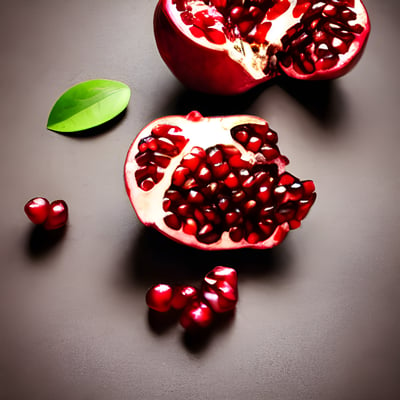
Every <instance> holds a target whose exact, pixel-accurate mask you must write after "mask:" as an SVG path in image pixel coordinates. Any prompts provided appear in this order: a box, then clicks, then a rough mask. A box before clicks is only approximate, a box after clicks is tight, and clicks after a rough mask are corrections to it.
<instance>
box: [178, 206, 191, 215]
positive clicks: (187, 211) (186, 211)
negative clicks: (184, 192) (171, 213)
mask: <svg viewBox="0 0 400 400" xmlns="http://www.w3.org/2000/svg"><path fill="white" fill-rule="evenodd" d="M176 211H177V213H178V214H179V215H180V216H182V217H188V216H189V215H191V214H192V207H191V206H190V205H189V204H186V203H184V204H181V205H180V206H178V208H177V210H176Z"/></svg>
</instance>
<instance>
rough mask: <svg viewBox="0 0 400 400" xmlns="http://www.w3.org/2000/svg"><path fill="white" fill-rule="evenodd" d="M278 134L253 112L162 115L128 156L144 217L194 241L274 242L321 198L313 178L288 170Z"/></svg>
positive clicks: (219, 244)
mask: <svg viewBox="0 0 400 400" xmlns="http://www.w3.org/2000/svg"><path fill="white" fill-rule="evenodd" d="M277 140H278V137H277V134H276V132H274V131H273V130H271V129H270V128H269V125H268V123H267V122H266V121H264V120H263V119H261V118H259V117H255V116H250V115H238V116H227V117H211V118H204V117H202V116H201V115H200V114H199V113H198V112H197V111H192V112H191V113H189V114H188V115H187V116H186V117H184V116H167V117H164V118H160V119H157V120H155V121H153V122H151V123H150V124H149V125H148V126H147V127H145V128H144V129H143V130H142V131H141V132H140V133H139V134H138V136H137V137H136V139H135V140H134V142H133V143H132V145H131V147H130V149H129V151H128V154H127V158H126V161H125V169H124V173H125V184H126V189H127V192H128V195H129V198H130V201H131V203H132V205H133V208H134V209H135V210H136V213H137V215H138V217H139V219H140V220H141V221H142V222H143V223H144V224H145V225H149V226H153V227H155V228H157V229H158V230H159V231H160V232H162V233H163V234H164V235H166V236H168V237H170V238H172V239H174V240H176V241H177V242H180V243H183V244H186V245H189V246H193V247H195V248H200V249H205V250H220V249H235V248H240V247H253V248H270V247H273V246H275V245H277V244H279V243H280V242H281V241H282V240H283V239H284V237H285V236H286V234H287V233H288V231H289V230H290V229H295V228H298V227H299V226H300V222H301V220H302V219H303V218H304V217H305V216H306V215H307V213H308V211H309V209H310V207H311V206H312V204H313V203H314V201H315V198H316V194H315V187H314V183H313V182H312V181H310V180H306V181H300V180H299V179H297V178H296V177H295V176H293V175H291V174H289V173H288V172H285V166H286V165H287V164H288V159H287V158H286V157H285V156H283V155H281V153H280V151H279V148H278V146H277Z"/></svg>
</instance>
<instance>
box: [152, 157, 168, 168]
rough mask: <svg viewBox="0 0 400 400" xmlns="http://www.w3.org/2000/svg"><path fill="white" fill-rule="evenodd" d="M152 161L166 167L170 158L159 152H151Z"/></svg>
mask: <svg viewBox="0 0 400 400" xmlns="http://www.w3.org/2000/svg"><path fill="white" fill-rule="evenodd" d="M153 161H154V163H156V164H157V165H159V166H160V167H162V168H167V167H168V165H169V163H170V162H171V159H170V158H169V157H168V156H166V155H164V154H161V153H154V154H153Z"/></svg>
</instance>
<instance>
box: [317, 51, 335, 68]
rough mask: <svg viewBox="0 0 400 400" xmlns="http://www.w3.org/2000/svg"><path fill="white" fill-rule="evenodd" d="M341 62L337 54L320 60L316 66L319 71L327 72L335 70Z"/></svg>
mask: <svg viewBox="0 0 400 400" xmlns="http://www.w3.org/2000/svg"><path fill="white" fill-rule="evenodd" d="M338 62H339V56H338V55H337V54H331V55H329V56H326V57H324V58H320V59H319V60H318V61H317V62H316V63H315V66H316V67H317V68H318V69H321V70H326V69H329V68H333V67H334V66H335V65H336V64H337V63H338Z"/></svg>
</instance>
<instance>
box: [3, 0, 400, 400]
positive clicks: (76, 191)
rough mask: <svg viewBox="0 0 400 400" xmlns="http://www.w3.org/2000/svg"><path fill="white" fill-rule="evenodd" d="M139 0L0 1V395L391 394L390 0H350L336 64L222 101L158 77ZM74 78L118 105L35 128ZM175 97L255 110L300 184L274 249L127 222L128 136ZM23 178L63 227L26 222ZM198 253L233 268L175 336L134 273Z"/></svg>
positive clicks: (180, 108) (163, 270) (393, 97)
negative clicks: (195, 320) (340, 68)
mask: <svg viewBox="0 0 400 400" xmlns="http://www.w3.org/2000/svg"><path fill="white" fill-rule="evenodd" d="M155 3H156V1H155V0H153V1H146V2H145V1H141V2H139V1H133V0H131V1H127V0H113V1H109V0H69V1H62V0H36V1H24V0H13V1H9V2H7V3H6V2H2V7H1V12H0V37H1V41H0V46H1V60H0V72H1V74H0V90H1V96H2V97H1V108H0V121H1V132H0V137H1V145H0V154H1V158H0V161H1V168H0V185H1V213H0V218H1V221H0V222H1V225H0V226H1V231H0V235H1V237H0V249H1V253H0V254H1V260H2V261H1V267H0V326H1V328H0V398H1V399H2V400H3V399H6V400H14V399H17V400H20V399H21V400H25V399H29V400H33V399H40V400H47V399H59V400H64V399H74V400H80V399H85V400H89V399H96V400H102V399H107V400H108V399H113V400H120V399H158V398H162V399H179V398H182V399H183V398H184V399H199V398H205V399H268V400H300V399H304V400H310V399H316V400H317V399H318V400H330V399H341V400H347V399H348V400H358V399H363V400H370V399H371V400H372V399H385V400H394V399H398V398H400V380H399V379H398V378H399V372H400V353H399V346H398V343H399V338H400V324H399V309H398V305H399V301H400V290H399V278H400V272H399V255H400V246H399V230H400V229H399V228H400V214H399V208H398V207H399V200H400V197H399V182H400V181H399V167H400V163H399V157H398V152H399V150H398V149H399V144H400V139H399V128H398V121H399V93H400V85H399V79H398V73H399V72H398V71H399V64H400V57H399V42H398V38H399V37H400V28H399V26H400V25H399V21H398V18H399V15H400V13H399V11H400V7H399V5H398V1H397V0H391V1H389V0H385V1H378V0H365V4H366V6H367V7H368V10H369V13H370V17H371V21H372V33H371V37H370V40H369V44H368V46H367V49H366V52H365V54H364V56H363V58H362V59H361V61H360V63H359V64H358V65H357V67H356V68H355V69H354V70H353V71H352V72H351V73H349V74H348V75H347V76H345V77H343V78H341V79H339V80H337V81H335V82H322V83H321V82H320V83H301V82H289V81H285V80H282V81H275V82H274V83H272V84H270V85H265V86H263V87H262V88H258V89H256V90H253V91H251V92H250V93H248V94H245V95H243V96H239V97H235V98H230V99H219V98H214V97H210V96H205V95H200V94H197V93H192V92H190V91H188V90H186V89H185V88H183V87H182V86H181V85H180V83H179V82H178V81H177V80H176V79H175V78H174V77H173V76H172V75H171V73H170V72H169V70H168V69H167V68H166V66H165V65H164V63H163V62H162V60H161V58H160V57H159V55H158V52H157V49H156V46H155V42H154V38H153V32H152V16H153V10H154V7H155ZM93 78H109V79H117V80H121V81H124V82H125V83H127V84H128V85H129V86H130V87H131V89H132V99H131V102H130V105H129V108H128V110H127V112H126V113H125V114H124V115H122V117H121V118H119V119H118V120H117V121H114V122H112V123H111V124H108V125H107V126H106V127H104V128H102V129H98V130H95V131H93V132H91V134H90V135H85V136H84V137H77V136H76V137H73V136H72V137H71V136H66V135H60V134H56V133H52V132H49V131H47V130H46V127H45V126H46V121H47V116H48V113H49V111H50V109H51V107H52V105H53V103H54V101H55V100H56V99H57V98H58V96H59V95H60V94H61V93H62V92H63V91H65V90H66V89H67V88H68V87H70V86H72V85H73V84H75V83H78V82H80V81H84V80H87V79H93ZM192 109H198V110H199V111H201V112H202V113H203V114H204V115H218V114H235V113H250V114H256V115H259V116H260V117H263V118H265V119H267V120H268V121H269V122H270V125H271V126H272V127H273V128H274V129H275V130H277V131H278V132H279V135H280V136H279V137H280V148H281V150H282V152H283V153H284V154H286V155H287V156H289V158H290V159H291V165H290V166H289V167H290V168H289V170H290V171H292V172H293V173H294V174H295V175H297V176H299V177H301V178H303V179H307V178H308V179H313V180H314V181H315V183H316V187H317V192H318V199H317V202H316V204H315V205H314V207H313V209H312V211H311V213H310V215H309V216H308V217H307V219H306V220H305V221H304V224H303V225H302V227H301V228H300V229H299V230H297V231H294V232H292V234H290V235H289V237H288V238H287V239H286V241H285V242H284V243H283V244H282V245H281V246H279V247H278V248H276V249H274V250H271V251H237V252H231V253H229V252H220V253H208V252H200V251H196V250H193V249H190V248H186V247H183V246H179V245H177V244H175V243H173V242H171V241H169V240H167V239H165V238H164V237H162V236H161V235H160V234H158V233H156V232H153V231H152V230H148V229H146V228H145V227H143V226H142V225H141V224H140V222H139V221H138V220H137V218H136V216H135V214H134V212H133V210H132V208H131V206H130V203H129V201H128V197H127V196H126V193H125V188H124V183H123V163H124V158H125V155H126V152H127V150H128V147H129V145H130V144H131V142H132V140H133V139H134V137H135V136H136V134H137V133H138V132H139V131H140V129H141V128H142V127H143V126H145V125H146V124H147V123H148V122H150V121H151V120H153V119H155V118H158V117H160V116H163V115H167V114H184V113H187V112H188V111H190V110H192ZM38 195H42V196H45V197H47V198H49V199H50V200H55V199H58V198H62V199H65V200H66V201H67V202H68V204H69V206H70V222H69V225H68V227H67V229H66V230H64V231H61V232H59V233H56V234H53V235H44V234H43V233H41V232H40V231H38V230H37V229H34V228H33V226H32V225H31V224H30V222H29V221H28V220H27V218H26V217H25V215H24V213H23V206H24V204H25V202H26V201H27V200H29V199H30V198H32V197H34V196H38ZM218 264H222V265H229V266H232V267H235V268H237V270H238V272H239V291H240V301H239V304H238V307H237V311H236V314H235V315H234V316H233V317H232V318H226V319H225V320H223V321H220V322H219V323H218V324H217V325H216V326H215V328H214V329H213V330H212V331H211V332H210V333H209V334H207V335H203V336H200V337H198V338H193V337H188V336H186V335H185V334H184V333H183V331H182V330H181V329H180V327H179V325H178V324H177V323H176V321H175V320H174V319H173V318H171V319H170V318H168V319H166V320H164V321H162V320H161V321H160V320H159V319H157V318H155V317H154V315H151V314H148V311H147V308H146V305H145V302H144V296H145V293H146V290H147V288H148V287H149V286H150V285H152V284H153V283H158V282H161V281H165V282H171V283H176V282H199V281H200V279H201V277H202V276H203V275H204V273H205V272H206V271H208V270H210V269H211V268H213V267H214V266H215V265H218Z"/></svg>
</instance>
